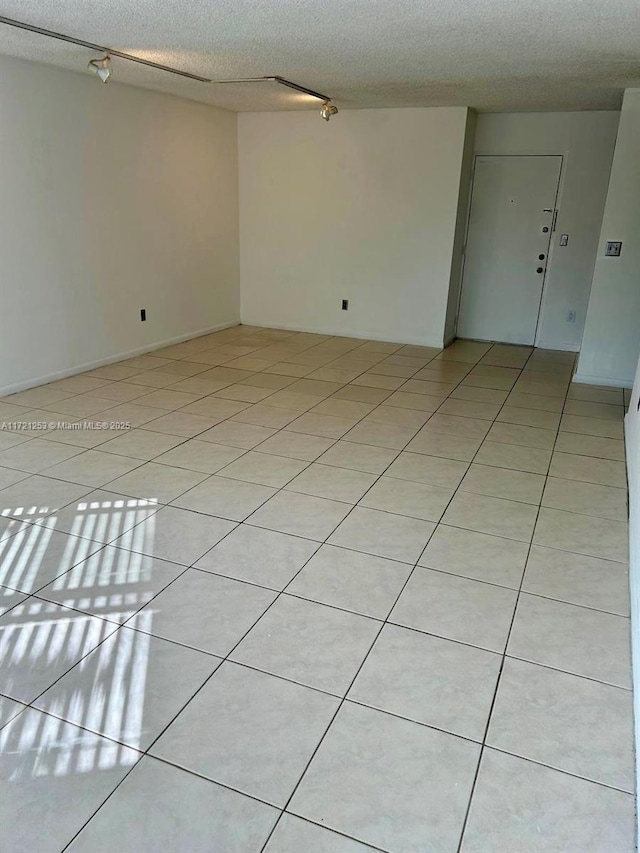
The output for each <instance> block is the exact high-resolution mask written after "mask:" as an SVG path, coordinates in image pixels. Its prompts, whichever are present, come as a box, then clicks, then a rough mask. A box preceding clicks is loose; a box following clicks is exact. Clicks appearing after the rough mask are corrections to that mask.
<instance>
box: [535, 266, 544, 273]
mask: <svg viewBox="0 0 640 853" xmlns="http://www.w3.org/2000/svg"><path fill="white" fill-rule="evenodd" d="M536 272H537V273H538V274H540V273H541V272H544V267H538V268H537V269H536Z"/></svg>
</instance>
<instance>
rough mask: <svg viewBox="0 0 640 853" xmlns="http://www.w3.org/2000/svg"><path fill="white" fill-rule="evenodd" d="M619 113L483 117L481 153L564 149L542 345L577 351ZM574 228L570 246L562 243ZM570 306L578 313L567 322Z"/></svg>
mask: <svg viewBox="0 0 640 853" xmlns="http://www.w3.org/2000/svg"><path fill="white" fill-rule="evenodd" d="M619 115H620V114H619V113H617V112H571V113H493V114H482V115H480V116H478V122H477V127H476V137H475V140H476V141H475V152H476V154H562V155H563V157H564V161H563V174H562V177H561V186H560V198H559V204H558V207H559V213H558V220H557V227H556V231H555V233H554V235H553V240H552V245H551V251H550V257H549V267H548V272H547V276H546V282H545V292H544V295H543V303H542V312H541V316H540V325H539V327H538V338H537V345H538V346H540V347H545V348H550V349H571V350H578V349H579V348H580V341H581V338H582V332H583V328H584V322H585V317H586V313H587V305H588V301H589V289H590V286H591V279H592V276H593V266H594V262H595V258H596V251H597V247H598V237H599V234H600V225H601V222H602V214H603V210H604V203H605V197H606V193H607V184H608V181H609V173H610V170H611V160H612V157H613V149H614V145H615V139H616V129H617V126H618V119H619ZM562 233H566V234H569V245H568V246H566V247H561V246H559V245H558V240H559V236H560V234H562ZM569 310H574V311H575V312H576V321H575V323H569V322H567V320H566V315H567V312H568V311H569Z"/></svg>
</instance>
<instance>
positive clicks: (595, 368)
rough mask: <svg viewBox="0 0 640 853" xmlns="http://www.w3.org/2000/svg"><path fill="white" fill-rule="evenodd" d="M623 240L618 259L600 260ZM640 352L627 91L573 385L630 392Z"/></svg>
mask: <svg viewBox="0 0 640 853" xmlns="http://www.w3.org/2000/svg"><path fill="white" fill-rule="evenodd" d="M608 240H622V255H621V256H620V257H619V258H607V257H605V255H604V250H605V243H606V242H607V241H608ZM638 353H640V89H627V91H626V92H625V95H624V100H623V102H622V112H621V114H620V127H619V129H618V139H617V142H616V150H615V154H614V158H613V166H612V169H611V181H610V184H609V192H608V194H607V203H606V206H605V211H604V219H603V221H602V231H601V233H600V245H599V246H598V259H597V261H596V265H595V270H594V274H593V284H592V287H591V298H590V300H589V311H588V314H587V322H586V325H585V330H584V338H583V341H582V349H581V352H580V359H579V361H578V370H577V374H576V377H575V378H576V381H578V382H580V381H582V382H594V383H596V384H600V385H623V386H627V387H631V385H632V383H633V376H634V372H635V369H636V364H637V361H638Z"/></svg>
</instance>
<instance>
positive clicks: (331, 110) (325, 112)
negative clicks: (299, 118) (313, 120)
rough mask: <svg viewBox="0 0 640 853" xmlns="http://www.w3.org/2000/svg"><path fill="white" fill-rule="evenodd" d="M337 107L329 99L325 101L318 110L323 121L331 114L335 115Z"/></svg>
mask: <svg viewBox="0 0 640 853" xmlns="http://www.w3.org/2000/svg"><path fill="white" fill-rule="evenodd" d="M337 113H338V108H337V107H336V106H335V104H332V103H331V101H325V102H324V104H323V105H322V109H321V110H320V115H321V116H322V118H323V119H324V120H325V121H329V119H330V118H331V116H334V115H337Z"/></svg>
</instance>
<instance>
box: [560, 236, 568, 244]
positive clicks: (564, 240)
mask: <svg viewBox="0 0 640 853" xmlns="http://www.w3.org/2000/svg"><path fill="white" fill-rule="evenodd" d="M568 244H569V235H568V234H561V235H560V245H561V246H567V245H568Z"/></svg>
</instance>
